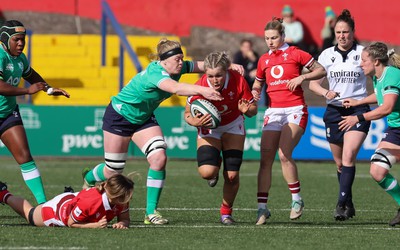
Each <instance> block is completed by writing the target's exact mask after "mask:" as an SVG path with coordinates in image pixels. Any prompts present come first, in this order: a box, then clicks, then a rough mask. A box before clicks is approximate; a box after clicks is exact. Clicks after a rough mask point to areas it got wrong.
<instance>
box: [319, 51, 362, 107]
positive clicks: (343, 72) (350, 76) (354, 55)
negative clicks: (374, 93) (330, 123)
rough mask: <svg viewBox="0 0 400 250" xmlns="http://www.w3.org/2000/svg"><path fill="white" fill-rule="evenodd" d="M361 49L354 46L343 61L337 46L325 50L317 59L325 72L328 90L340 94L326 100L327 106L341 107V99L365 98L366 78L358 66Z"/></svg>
mask: <svg viewBox="0 0 400 250" xmlns="http://www.w3.org/2000/svg"><path fill="white" fill-rule="evenodd" d="M363 48H364V47H363V46H361V45H358V44H357V45H354V46H353V48H352V50H351V51H350V52H349V53H348V54H347V58H346V59H345V60H343V56H342V54H340V52H339V51H338V49H337V46H334V47H330V48H327V49H326V50H324V51H322V53H321V55H320V56H319V57H318V62H319V63H320V64H321V65H322V66H324V67H325V70H326V72H327V75H326V77H327V79H328V81H329V90H332V91H335V92H338V93H339V94H340V97H336V98H335V99H332V100H327V101H326V103H327V104H331V105H335V106H342V100H343V99H346V98H353V99H357V100H360V99H363V98H365V97H366V96H367V77H366V76H365V75H364V72H363V70H362V69H361V66H360V63H361V52H362V49H363Z"/></svg>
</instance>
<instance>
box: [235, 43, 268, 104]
mask: <svg viewBox="0 0 400 250" xmlns="http://www.w3.org/2000/svg"><path fill="white" fill-rule="evenodd" d="M258 59H259V55H258V54H257V52H256V51H254V49H253V42H252V41H251V40H250V39H248V38H244V39H243V40H242V41H241V42H240V50H239V51H237V52H236V53H235V55H234V58H233V62H234V63H237V64H240V65H242V66H243V68H244V70H245V73H244V78H245V79H246V81H247V83H248V84H249V87H250V89H251V88H252V86H253V83H254V80H255V77H256V71H257V63H258ZM263 93H264V95H262V97H261V99H260V101H259V103H258V104H259V106H265V105H266V94H265V89H264V92H263Z"/></svg>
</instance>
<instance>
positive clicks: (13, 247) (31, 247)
mask: <svg viewBox="0 0 400 250" xmlns="http://www.w3.org/2000/svg"><path fill="white" fill-rule="evenodd" d="M0 249H29V250H30V249H74V250H75V249H88V248H87V247H34V246H30V247H16V246H12V247H4V246H3V247H0Z"/></svg>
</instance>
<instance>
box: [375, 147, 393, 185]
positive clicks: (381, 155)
mask: <svg viewBox="0 0 400 250" xmlns="http://www.w3.org/2000/svg"><path fill="white" fill-rule="evenodd" d="M394 163H396V157H395V156H394V155H392V154H391V153H390V152H388V151H387V150H385V149H383V148H378V149H377V150H375V153H374V154H373V155H372V156H371V164H374V165H375V166H379V167H381V168H384V169H386V170H387V171H390V169H391V168H392V165H393V164H394ZM379 172H380V171H375V170H374V168H373V166H371V169H370V174H371V176H372V178H374V179H375V180H379V179H382V178H381V177H382V176H379V174H378V173H379Z"/></svg>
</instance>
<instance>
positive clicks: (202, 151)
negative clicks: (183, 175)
mask: <svg viewBox="0 0 400 250" xmlns="http://www.w3.org/2000/svg"><path fill="white" fill-rule="evenodd" d="M197 164H198V167H201V166H203V165H212V166H216V167H219V166H220V165H221V153H220V152H219V150H218V149H217V148H215V147H213V146H209V145H203V146H200V147H199V148H198V149H197Z"/></svg>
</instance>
